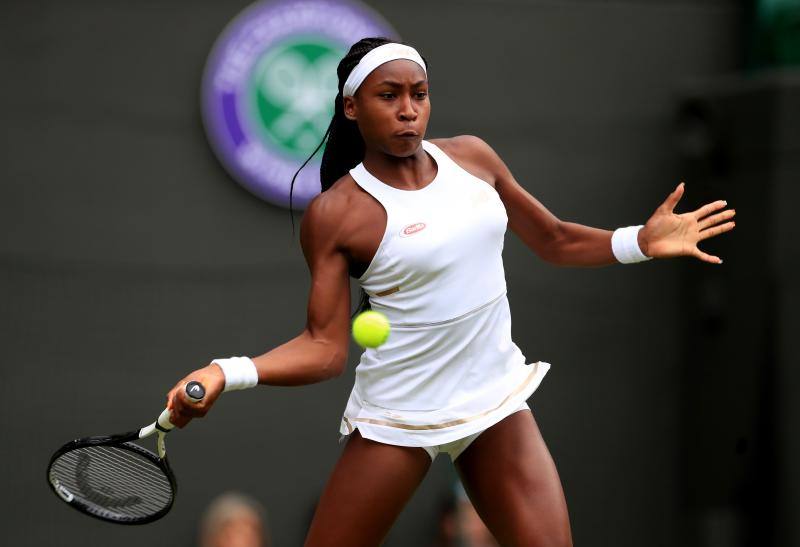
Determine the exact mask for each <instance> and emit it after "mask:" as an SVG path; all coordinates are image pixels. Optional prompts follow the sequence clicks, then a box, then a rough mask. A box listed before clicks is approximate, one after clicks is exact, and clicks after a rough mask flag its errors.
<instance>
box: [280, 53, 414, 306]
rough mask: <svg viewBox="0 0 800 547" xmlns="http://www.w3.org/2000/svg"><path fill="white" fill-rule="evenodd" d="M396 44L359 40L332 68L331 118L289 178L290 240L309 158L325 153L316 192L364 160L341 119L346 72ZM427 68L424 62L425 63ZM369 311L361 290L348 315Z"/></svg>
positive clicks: (353, 128)
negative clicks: (298, 184) (335, 85)
mask: <svg viewBox="0 0 800 547" xmlns="http://www.w3.org/2000/svg"><path fill="white" fill-rule="evenodd" d="M396 42H397V41H396V40H391V39H389V38H363V39H361V40H359V41H358V42H356V43H355V44H353V45H352V46H351V47H350V51H348V52H347V55H345V56H344V57H343V58H342V60H341V61H339V66H338V67H337V68H336V75H337V76H338V77H339V92H338V93H337V94H336V98H335V99H334V107H333V118H331V123H330V125H328V129H327V131H325V135H324V136H323V137H322V141H320V143H319V145H318V146H317V148H316V149H315V150H314V151H313V152H312V153H311V155H310V156H309V157H308V159H306V161H305V162H303V165H301V166H300V169H298V170H297V172H296V173H295V174H294V177H292V184H291V187H290V188H289V215H290V217H291V219H292V236H293V237H294V215H293V214H292V213H293V209H292V191H293V190H294V181H295V179H296V178H297V175H298V173H300V170H302V169H303V167H305V166H306V164H307V163H308V162H309V161H311V158H313V157H314V155H316V153H317V152H318V151H319V149H320V148H322V146H323V145H325V151H324V152H323V154H322V165H320V169H319V174H320V189H321V191H322V192H324V191H325V190H327V189H328V188H330V187H331V186H333V183H335V182H336V181H337V180H339V179H340V178H342V177H343V176H344V175H345V174H347V172H348V171H350V169H352V168H353V167H355V166H356V165H358V164H359V163H360V162H361V160H363V159H364V139H363V138H362V137H361V133H360V132H359V130H358V125H357V124H356V122H354V121H353V120H348V119H347V118H346V117H345V115H344V100H343V99H342V88H343V87H344V83H345V81H346V80H347V77H348V76H349V75H350V72H351V71H352V70H353V68H354V67H355V66H356V65H357V64H358V62H359V61H360V60H361V58H362V57H364V55H366V54H367V53H369V52H370V51H372V50H373V49H375V48H376V47H378V46H382V45H383V44H389V43H396ZM426 64H427V61H426ZM366 309H369V296H368V295H367V293H366V292H365V291H364V289H361V301H360V302H359V304H358V307H357V308H356V310H355V311H354V312H353V315H351V318H352V317H354V316H355V315H356V314H357V313H359V312H361V311H362V310H366Z"/></svg>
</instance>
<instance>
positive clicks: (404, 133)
mask: <svg viewBox="0 0 800 547" xmlns="http://www.w3.org/2000/svg"><path fill="white" fill-rule="evenodd" d="M395 136H397V137H400V138H404V139H410V138H414V137H419V133H417V132H416V131H414V130H412V129H407V130H405V131H400V132H399V133H395Z"/></svg>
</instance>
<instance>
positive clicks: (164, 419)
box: [157, 381, 206, 431]
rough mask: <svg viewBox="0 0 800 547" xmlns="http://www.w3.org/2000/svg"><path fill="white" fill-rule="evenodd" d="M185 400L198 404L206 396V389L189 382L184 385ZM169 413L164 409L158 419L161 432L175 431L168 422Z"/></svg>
mask: <svg viewBox="0 0 800 547" xmlns="http://www.w3.org/2000/svg"><path fill="white" fill-rule="evenodd" d="M185 391H186V398H187V399H189V400H190V401H192V402H193V403H199V402H200V401H202V400H203V397H205V396H206V388H205V387H203V384H201V383H200V382H195V381H192V382H189V383H188V384H186V388H185ZM170 418H171V412H170V410H169V409H167V408H165V409H164V411H163V412H162V413H161V415H160V416H159V417H158V421H157V423H158V425H159V426H160V428H161V429H162V430H163V431H171V430H173V429H175V424H173V423H172V421H171V420H170Z"/></svg>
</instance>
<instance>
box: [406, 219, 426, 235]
mask: <svg viewBox="0 0 800 547" xmlns="http://www.w3.org/2000/svg"><path fill="white" fill-rule="evenodd" d="M425 226H426V224H425V223H424V222H415V223H414V224H409V225H408V226H406V227H404V228H403V229H402V230H400V237H409V236H413V235H414V234H417V233H419V232H421V231H422V230H424V229H425Z"/></svg>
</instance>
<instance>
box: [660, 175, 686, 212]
mask: <svg viewBox="0 0 800 547" xmlns="http://www.w3.org/2000/svg"><path fill="white" fill-rule="evenodd" d="M684 187H685V185H684V184H683V182H681V183H680V184H678V186H677V187H675V190H673V191H672V193H671V194H670V195H668V196H667V199H666V200H665V201H664V207H665V208H666V209H667V210H668V211H669V212H670V213H671V212H672V211H674V210H675V207H676V206H677V205H678V202H679V201H680V200H681V197H682V196H683V189H684Z"/></svg>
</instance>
